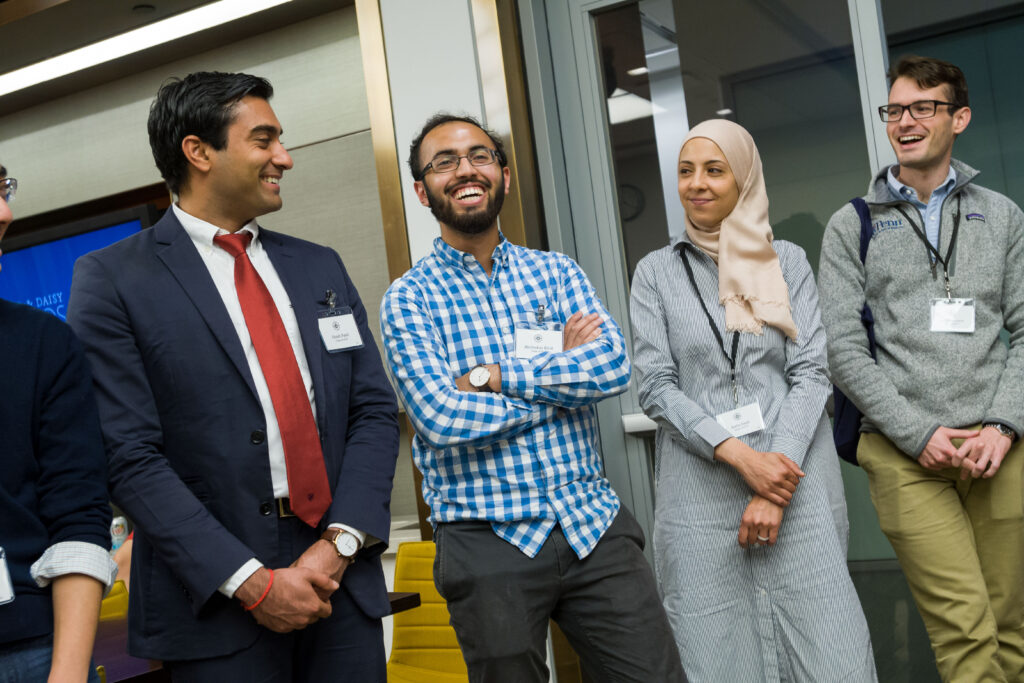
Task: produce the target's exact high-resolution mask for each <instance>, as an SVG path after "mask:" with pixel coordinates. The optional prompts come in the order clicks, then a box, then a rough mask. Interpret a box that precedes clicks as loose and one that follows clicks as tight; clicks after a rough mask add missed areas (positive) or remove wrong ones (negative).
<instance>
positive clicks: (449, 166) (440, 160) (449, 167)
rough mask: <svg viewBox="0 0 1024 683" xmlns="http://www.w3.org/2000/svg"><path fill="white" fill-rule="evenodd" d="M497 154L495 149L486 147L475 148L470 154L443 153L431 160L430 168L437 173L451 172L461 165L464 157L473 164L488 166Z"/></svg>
mask: <svg viewBox="0 0 1024 683" xmlns="http://www.w3.org/2000/svg"><path fill="white" fill-rule="evenodd" d="M495 155H496V153H495V152H494V150H491V149H487V148H486V147H482V148H480V149H474V150H473V151H471V152H470V153H469V154H463V155H458V154H442V155H440V156H436V157H434V160H433V161H431V162H430V168H432V169H434V172H435V173H451V172H452V171H454V170H455V169H457V168H458V167H459V162H461V161H462V159H463V158H465V159H468V160H469V163H470V164H472V165H473V166H487V165H488V164H493V163H494V161H495V158H496V157H495Z"/></svg>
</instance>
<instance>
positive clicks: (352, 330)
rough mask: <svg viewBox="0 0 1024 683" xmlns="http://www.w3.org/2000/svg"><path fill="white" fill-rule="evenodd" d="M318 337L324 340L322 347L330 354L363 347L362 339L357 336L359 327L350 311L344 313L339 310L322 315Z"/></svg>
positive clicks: (342, 310)
mask: <svg viewBox="0 0 1024 683" xmlns="http://www.w3.org/2000/svg"><path fill="white" fill-rule="evenodd" d="M319 322H320V336H321V337H322V338H323V340H324V346H325V347H326V348H327V350H328V351H329V352H331V353H334V352H336V351H347V350H348V349H359V348H362V347H363V338H362V337H361V336H359V327H358V326H357V325H356V317H355V316H354V315H353V314H352V312H351V311H348V312H345V311H344V309H339V310H338V312H336V313H334V314H331V313H323V314H321V316H320V320H319Z"/></svg>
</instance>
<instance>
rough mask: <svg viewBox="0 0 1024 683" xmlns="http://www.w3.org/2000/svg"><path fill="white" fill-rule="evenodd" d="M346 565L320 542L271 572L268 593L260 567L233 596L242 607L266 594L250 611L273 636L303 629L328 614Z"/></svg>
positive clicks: (265, 575) (266, 575) (264, 571)
mask: <svg viewBox="0 0 1024 683" xmlns="http://www.w3.org/2000/svg"><path fill="white" fill-rule="evenodd" d="M349 564H350V562H349V560H346V559H344V558H342V557H339V556H338V553H337V551H335V549H334V546H333V545H332V544H330V543H328V542H327V541H325V540H323V539H320V540H318V541H316V542H315V543H314V544H313V545H311V546H310V547H309V548H307V549H306V552H304V553H303V554H302V555H301V556H300V557H299V558H298V559H297V560H295V562H293V563H292V564H291V566H290V567H283V568H281V569H275V570H274V582H273V584H271V586H270V590H269V591H266V588H267V584H268V583H270V572H269V571H267V569H265V568H260V569H258V570H257V571H256V572H254V573H253V574H252V576H250V577H249V578H248V579H246V580H245V582H243V583H242V585H241V586H239V587H238V590H237V591H235V597H236V598H238V599H239V600H240V601H241V602H242V604H243V605H252V604H253V603H255V602H257V601H258V600H259V599H260V596H262V595H263V593H264V592H265V591H266V596H265V597H264V598H263V600H262V601H261V602H260V603H259V604H258V605H257V606H256V607H254V608H253V609H252V611H251V613H252V616H253V618H255V619H256V622H257V623H259V624H260V625H261V626H265V627H267V628H269V629H270V630H271V631H276V632H277V633H287V632H289V631H295V630H298V629H303V628H305V627H306V626H309V625H310V624H312V623H313V622H315V621H317V620H318V619H323V618H325V617H329V616H330V615H331V602H330V598H331V594H332V593H334V591H336V590H338V586H340V585H341V577H342V576H343V575H344V573H345V569H346V568H347V567H348V565H349Z"/></svg>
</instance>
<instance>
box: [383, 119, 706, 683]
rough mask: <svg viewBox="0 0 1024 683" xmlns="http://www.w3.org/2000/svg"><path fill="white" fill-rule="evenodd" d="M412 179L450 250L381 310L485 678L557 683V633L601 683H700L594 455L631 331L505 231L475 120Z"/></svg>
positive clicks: (467, 651)
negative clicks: (552, 643)
mask: <svg viewBox="0 0 1024 683" xmlns="http://www.w3.org/2000/svg"><path fill="white" fill-rule="evenodd" d="M409 167H410V170H411V171H412V176H413V179H414V180H415V181H416V182H415V188H416V194H417V196H418V197H419V200H420V203H422V204H423V205H424V206H426V207H429V208H430V210H431V212H432V213H433V214H434V217H435V218H437V220H438V222H439V223H440V227H441V236H440V237H438V238H437V239H435V240H434V249H433V251H432V252H431V253H430V254H428V255H427V256H425V257H424V258H422V259H420V261H419V262H418V263H417V264H416V265H415V266H414V267H413V268H412V270H410V271H409V272H407V273H406V274H405V275H403V276H402V277H401V278H400V279H398V280H396V281H395V282H394V283H393V284H392V285H391V287H390V288H389V289H388V291H387V293H386V294H385V295H384V302H383V304H382V306H381V334H382V335H383V337H384V344H385V350H386V354H387V358H388V364H389V367H390V369H391V372H392V374H393V375H394V377H395V381H396V383H397V385H398V390H399V396H400V397H401V399H402V402H403V403H404V404H405V407H406V410H407V411H408V415H409V418H410V419H411V420H412V423H413V426H414V428H415V430H416V438H415V439H414V440H413V455H414V458H415V460H416V465H417V467H419V469H420V471H421V472H422V473H423V497H424V499H425V500H426V502H427V503H428V504H429V505H430V521H431V523H432V524H433V525H434V539H435V541H436V543H437V554H436V558H435V563H434V580H435V582H436V584H437V588H438V592H440V594H441V595H442V596H444V598H445V599H446V600H447V601H448V609H449V611H450V612H451V623H452V626H453V627H454V628H455V634H456V636H457V637H458V641H459V646H460V648H461V649H462V653H463V656H464V658H465V660H466V666H467V668H468V670H469V678H470V680H471V681H474V682H477V681H487V682H488V683H493V682H496V681H508V682H509V683H526V682H529V681H537V682H540V681H547V680H548V671H547V666H546V664H545V637H546V634H547V629H548V620H549V618H551V619H554V620H555V622H556V623H558V625H559V626H560V627H561V629H562V631H563V632H564V633H565V635H566V637H567V638H568V640H569V642H570V643H571V644H572V646H573V648H574V649H575V650H576V652H577V654H578V655H579V656H580V659H581V660H582V663H583V669H584V671H585V672H586V673H587V675H588V676H589V677H590V678H591V679H593V680H594V681H600V682H602V683H603V682H604V681H644V682H645V683H646V682H647V681H658V682H659V683H677V682H679V681H685V680H686V679H685V676H684V675H683V669H682V665H681V664H680V661H679V651H678V650H677V649H676V645H675V641H674V640H673V637H672V631H671V629H670V627H669V624H668V618H667V617H666V616H665V610H664V608H663V607H662V606H661V600H660V598H659V597H658V589H657V586H656V585H655V581H654V573H653V571H652V570H651V567H650V565H649V564H648V562H647V560H646V558H645V557H644V554H643V544H644V537H643V531H642V530H641V528H640V525H639V524H637V522H636V520H635V519H634V518H633V516H632V515H631V514H630V512H629V511H628V510H627V509H626V508H624V507H622V506H621V505H620V502H619V498H618V496H617V495H616V494H615V491H613V490H612V487H611V484H610V483H609V482H608V480H607V479H606V478H605V477H604V476H603V473H602V461H601V455H600V453H599V452H598V449H597V414H596V410H595V408H594V405H595V404H596V403H597V402H598V401H600V400H602V399H604V398H607V397H609V396H614V395H616V394H620V393H622V392H623V391H625V390H626V388H627V386H628V385H629V377H630V365H629V358H628V357H627V355H626V342H625V339H624V338H623V335H622V330H621V329H619V326H618V325H617V324H616V322H615V320H613V319H612V317H611V315H610V314H609V313H608V311H607V310H605V307H604V305H603V304H602V303H601V301H600V299H598V297H597V293H596V292H595V291H594V288H593V286H592V285H591V284H590V281H589V280H588V279H587V276H586V275H585V274H584V273H583V271H582V270H581V269H580V267H579V266H578V265H577V264H576V263H575V262H574V261H573V260H572V259H570V258H569V257H568V256H565V255H564V254H558V253H554V252H544V251H536V250H533V249H526V248H524V247H520V246H517V245H514V244H512V243H510V242H509V241H508V240H506V239H505V237H504V236H503V235H502V234H501V232H500V231H499V229H498V220H497V219H498V213H499V211H500V210H501V205H502V201H503V200H504V197H505V193H506V192H508V189H509V185H510V177H511V176H510V171H509V169H508V166H507V164H506V160H505V151H504V148H503V146H502V144H501V141H500V140H499V139H498V138H497V137H496V136H495V135H493V134H492V133H490V132H489V131H487V130H485V129H484V128H482V127H481V126H480V124H479V123H478V122H477V121H476V120H474V119H472V118H470V117H463V116H455V115H451V114H437V115H435V116H434V117H432V118H431V119H430V120H428V121H427V122H426V124H425V125H424V126H423V128H422V130H421V132H420V134H419V135H418V136H417V137H416V139H415V140H414V141H413V143H412V145H411V148H410V152H409ZM609 457H615V455H614V454H610V455H609Z"/></svg>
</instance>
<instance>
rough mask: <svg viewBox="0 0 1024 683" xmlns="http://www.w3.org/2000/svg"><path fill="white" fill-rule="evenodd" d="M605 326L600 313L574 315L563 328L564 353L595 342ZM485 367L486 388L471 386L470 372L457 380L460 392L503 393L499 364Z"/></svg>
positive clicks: (577, 313)
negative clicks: (488, 373) (488, 374)
mask: <svg viewBox="0 0 1024 683" xmlns="http://www.w3.org/2000/svg"><path fill="white" fill-rule="evenodd" d="M603 325H604V321H603V320H601V315H600V314H599V313H588V314H587V315H584V314H582V313H580V312H576V313H573V314H572V315H571V316H569V319H568V320H566V321H565V327H563V328H562V351H568V350H569V349H574V348H576V347H577V346H581V345H583V344H586V343H588V342H592V341H594V340H595V339H597V338H598V337H600V336H601V327H602V326H603ZM484 367H486V368H487V369H488V370H489V371H490V373H491V377H490V379H489V380H488V382H487V385H486V386H484V387H480V388H477V387H474V386H473V385H472V384H470V382H469V374H470V373H471V372H473V371H472V370H470V371H469V372H467V373H466V374H464V375H462V376H460V377H456V378H455V388H456V389H458V390H459V391H469V392H475V391H490V392H492V393H496V394H497V393H501V366H500V365H498V364H497V363H492V364H489V365H485V366H484Z"/></svg>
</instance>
